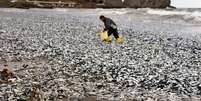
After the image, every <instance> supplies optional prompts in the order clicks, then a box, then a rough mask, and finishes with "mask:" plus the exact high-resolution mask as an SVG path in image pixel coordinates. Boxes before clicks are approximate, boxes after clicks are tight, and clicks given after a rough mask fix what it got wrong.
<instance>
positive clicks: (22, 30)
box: [0, 8, 201, 101]
mask: <svg viewBox="0 0 201 101" xmlns="http://www.w3.org/2000/svg"><path fill="white" fill-rule="evenodd" d="M100 15H105V16H107V17H110V18H112V19H113V20H114V21H115V22H116V23H117V25H118V28H119V33H120V35H123V36H124V38H125V42H124V44H117V43H116V42H115V39H114V40H113V42H112V43H111V44H105V43H103V42H102V41H101V40H100V38H99V36H98V34H97V33H99V32H100V31H101V30H102V29H103V24H102V22H101V21H100V20H99V16H100ZM4 65H8V66H7V67H8V68H10V69H11V70H12V71H13V72H14V75H15V76H16V77H15V79H13V83H9V84H7V83H2V84H0V101H201V10H200V9H197V10H195V9H194V10H193V9H179V10H160V9H148V8H146V9H26V10H25V9H9V8H1V9H0V69H3V68H4V67H5V66H4ZM37 98H38V99H39V100H33V99H37Z"/></svg>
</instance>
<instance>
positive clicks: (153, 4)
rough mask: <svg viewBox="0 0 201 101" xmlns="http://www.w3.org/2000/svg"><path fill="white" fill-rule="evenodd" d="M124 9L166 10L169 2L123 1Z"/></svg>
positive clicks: (149, 0)
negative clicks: (148, 8)
mask: <svg viewBox="0 0 201 101" xmlns="http://www.w3.org/2000/svg"><path fill="white" fill-rule="evenodd" d="M124 5H125V7H131V8H147V7H150V8H166V7H168V6H170V0H124Z"/></svg>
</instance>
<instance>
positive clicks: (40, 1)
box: [0, 0, 170, 8]
mask: <svg viewBox="0 0 201 101" xmlns="http://www.w3.org/2000/svg"><path fill="white" fill-rule="evenodd" d="M10 1H11V0H0V7H20V8H31V7H42V8H46V7H50V8H54V7H83V8H97V7H103V8H122V7H128V8H146V7H150V8H166V7H168V6H170V0H29V1H31V2H26V1H25V0H20V2H19V0H18V2H15V3H11V2H10ZM23 1H24V2H23ZM35 1H37V3H36V2H35ZM72 2H74V5H72ZM38 5H40V6H38ZM41 5H42V6H41ZM55 5H56V6H55Z"/></svg>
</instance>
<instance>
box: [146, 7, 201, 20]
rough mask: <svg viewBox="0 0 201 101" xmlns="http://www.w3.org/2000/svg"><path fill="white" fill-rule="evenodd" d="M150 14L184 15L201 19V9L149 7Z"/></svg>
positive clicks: (186, 17)
mask: <svg viewBox="0 0 201 101" xmlns="http://www.w3.org/2000/svg"><path fill="white" fill-rule="evenodd" d="M146 13H148V14H155V15H161V16H174V15H178V16H183V18H184V19H194V20H196V21H201V11H176V10H175V11H168V10H154V9H148V10H147V12H146Z"/></svg>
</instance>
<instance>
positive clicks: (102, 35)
mask: <svg viewBox="0 0 201 101" xmlns="http://www.w3.org/2000/svg"><path fill="white" fill-rule="evenodd" d="M100 38H101V40H102V41H103V42H105V43H111V42H112V38H111V37H109V36H108V33H107V31H104V32H101V33H100Z"/></svg>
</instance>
